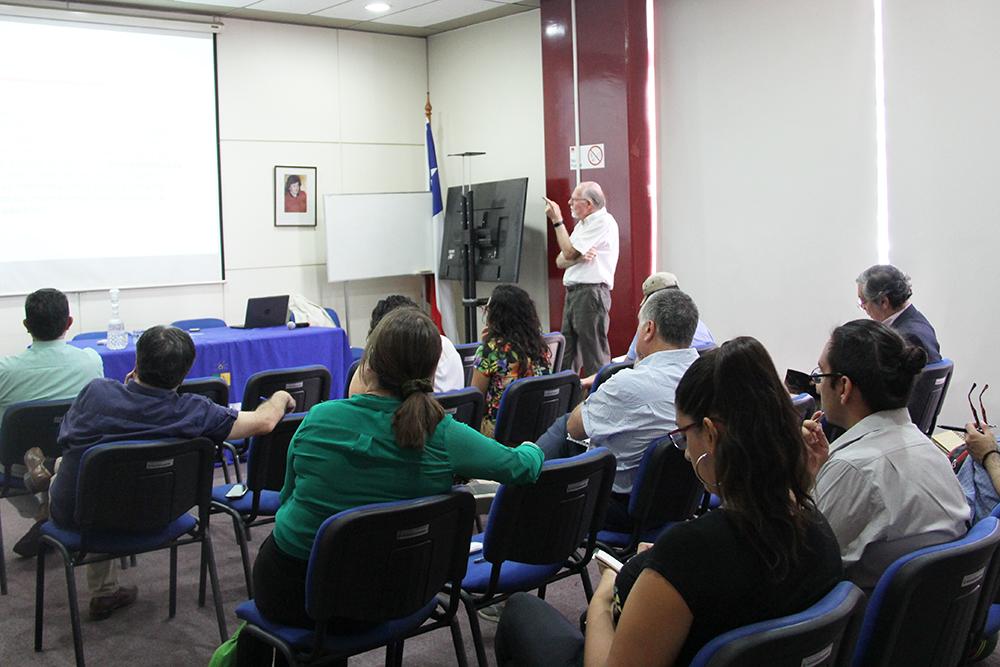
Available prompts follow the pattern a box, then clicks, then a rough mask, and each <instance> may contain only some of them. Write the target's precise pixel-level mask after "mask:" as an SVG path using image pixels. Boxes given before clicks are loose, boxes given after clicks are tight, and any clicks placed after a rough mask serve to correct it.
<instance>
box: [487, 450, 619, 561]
mask: <svg viewBox="0 0 1000 667" xmlns="http://www.w3.org/2000/svg"><path fill="white" fill-rule="evenodd" d="M614 477H615V457H614V455H613V454H611V452H609V451H608V450H607V449H605V448H604V447H598V448H597V449H592V450H590V451H588V452H584V453H583V454H579V455H577V456H573V457H571V458H568V459H556V460H552V461H547V462H546V463H545V464H543V466H542V472H541V474H540V475H539V476H538V480H537V481H536V482H535V483H534V484H527V485H523V486H513V485H509V484H502V485H501V486H500V488H499V489H497V494H496V497H495V498H494V499H493V505H492V506H491V507H490V515H489V520H488V521H487V524H486V533H485V534H484V535H483V558H484V559H486V561H488V562H490V563H492V564H493V568H494V574H495V575H496V576H499V570H498V568H499V567H500V566H501V564H502V563H503V562H504V561H508V560H512V561H518V562H520V563H530V564H534V565H550V564H554V563H562V562H564V561H565V560H566V559H567V558H569V556H570V555H571V554H572V553H573V552H574V551H576V550H577V548H579V547H580V545H581V544H584V542H586V550H587V559H589V557H590V555H591V554H592V552H593V548H594V544H595V542H596V539H597V532H598V531H599V530H600V528H601V526H602V525H603V524H604V515H605V512H606V510H607V506H608V499H609V498H610V497H611V485H612V483H613V482H614ZM585 562H586V561H585Z"/></svg>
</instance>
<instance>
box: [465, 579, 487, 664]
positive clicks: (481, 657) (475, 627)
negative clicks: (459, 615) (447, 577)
mask: <svg viewBox="0 0 1000 667" xmlns="http://www.w3.org/2000/svg"><path fill="white" fill-rule="evenodd" d="M462 606H464V607H465V612H466V613H467V614H468V616H469V629H470V630H472V645H473V646H475V648H476V662H477V663H478V664H479V667H487V662H486V647H484V646H483V632H482V630H481V629H480V628H479V612H478V610H477V609H476V605H475V602H473V600H472V598H470V597H466V595H465V594H464V593H463V594H462Z"/></svg>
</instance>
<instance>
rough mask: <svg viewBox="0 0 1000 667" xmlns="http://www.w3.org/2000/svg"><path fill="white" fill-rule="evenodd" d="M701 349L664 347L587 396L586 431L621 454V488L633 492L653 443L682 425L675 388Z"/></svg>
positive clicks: (596, 441)
mask: <svg viewBox="0 0 1000 667" xmlns="http://www.w3.org/2000/svg"><path fill="white" fill-rule="evenodd" d="M697 358H698V352H697V350H695V349H693V348H690V347H689V348H687V349H684V350H661V351H660V352H654V353H653V354H651V355H649V356H648V357H645V358H643V359H640V360H639V361H638V362H636V364H635V367H634V368H626V369H623V370H620V371H618V372H617V373H615V374H614V375H612V376H611V377H610V378H608V379H607V380H606V381H605V382H604V383H603V384H602V385H601V386H600V387H598V389H597V391H595V392H594V393H593V394H591V395H590V396H588V397H587V400H586V401H585V402H584V404H583V407H582V408H581V413H580V416H581V417H583V430H584V431H586V432H587V436H588V437H589V438H590V444H591V445H593V446H594V447H607V448H608V449H609V450H611V453H612V454H614V455H615V483H614V487H613V488H614V491H615V493H629V492H630V491H631V490H632V483H633V481H634V479H635V473H636V471H637V470H638V469H639V463H640V461H642V455H643V453H644V452H645V451H646V447H648V446H649V443H651V442H653V440H656V439H657V438H661V437H663V436H665V435H666V434H667V433H669V432H670V431H672V430H674V429H675V428H677V410H676V408H675V407H674V391H675V390H676V389H677V383H679V382H680V381H681V377H682V376H683V375H684V373H685V371H687V369H688V367H689V366H690V365H691V364H693V363H694V362H695V360H696V359H697Z"/></svg>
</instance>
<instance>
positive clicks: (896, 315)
mask: <svg viewBox="0 0 1000 667" xmlns="http://www.w3.org/2000/svg"><path fill="white" fill-rule="evenodd" d="M857 283H858V308H860V309H861V310H863V311H865V314H866V315H868V317H870V318H872V319H873V320H875V321H876V322H881V323H882V324H885V325H886V326H890V327H892V328H893V329H895V330H896V331H897V332H898V333H899V335H900V336H902V337H903V338H904V339H905V340H906V341H907V342H909V343H910V344H911V345H916V346H917V347H922V348H923V349H924V352H926V353H927V363H930V364H933V363H934V362H936V361H941V346H940V345H939V344H938V339H937V334H936V333H935V332H934V327H932V326H931V323H930V322H928V321H927V318H926V317H924V316H923V314H922V313H921V312H920V311H919V310H917V309H916V307H915V306H914V305H913V304H912V303H910V297H911V296H913V288H912V286H911V284H910V277H909V276H908V275H906V274H905V273H903V272H902V271H900V270H899V269H897V268H896V267H895V266H892V265H890V264H876V265H875V266H871V267H869V268H867V269H865V271H864V272H863V273H862V274H861V275H860V276H858V279H857Z"/></svg>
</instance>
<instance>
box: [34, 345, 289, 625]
mask: <svg viewBox="0 0 1000 667" xmlns="http://www.w3.org/2000/svg"><path fill="white" fill-rule="evenodd" d="M194 356H195V348H194V342H193V341H192V340H191V336H189V335H188V333H187V332H186V331H183V330H181V329H177V328H175V327H164V326H156V327H152V328H151V329H147V330H146V331H145V333H143V334H142V337H141V338H140V339H139V342H138V343H137V344H136V359H135V369H133V370H132V372H131V373H129V375H128V377H126V378H125V383H124V384H122V383H120V382H118V381H116V380H111V379H103V378H102V379H99V380H94V381H93V382H91V383H90V384H88V385H87V386H86V387H84V389H83V391H81V392H80V395H79V396H77V398H76V400H75V401H74V402H73V405H72V407H70V409H69V412H67V413H66V417H65V418H64V419H63V422H62V425H61V426H60V429H59V444H60V445H62V447H63V448H64V454H63V457H62V458H61V459H60V460H59V463H58V464H57V465H56V474H55V476H54V477H53V478H52V485H51V488H50V513H51V516H52V520H53V521H54V522H55V523H56V524H58V525H62V526H72V525H74V517H73V515H74V510H75V506H74V503H75V501H76V485H77V473H78V471H79V467H80V460H81V458H82V456H83V453H84V452H85V451H87V450H88V449H90V448H91V447H93V446H94V445H98V444H104V443H111V442H125V441H133V440H163V439H166V438H185V439H187V438H197V437H200V436H204V437H207V438H209V439H210V440H212V441H213V442H215V443H216V445H219V444H221V443H222V442H223V441H224V440H227V439H239V438H247V437H249V436H252V435H260V434H263V433H269V432H270V431H271V430H273V429H274V427H275V425H276V424H277V423H278V422H279V421H280V420H281V418H282V417H283V416H284V415H285V413H286V412H288V411H290V410H292V409H294V408H295V399H293V398H292V397H291V395H289V394H288V392H285V391H278V392H275V394H274V395H273V396H271V398H269V399H268V400H267V401H265V402H263V403H261V405H260V407H258V408H257V410H255V411H254V412H239V411H237V410H234V409H233V408H228V407H222V406H220V405H216V404H215V403H213V402H212V401H210V400H208V399H207V398H205V397H204V396H199V395H196V394H178V393H177V387H178V386H180V384H181V382H183V380H184V377H185V376H186V375H187V373H188V371H189V370H191V365H192V364H193V363H194ZM113 565H114V563H113V561H103V562H99V563H94V564H91V565H88V566H87V584H88V587H89V589H90V593H91V599H90V618H91V619H92V620H101V619H104V618H107V617H108V616H110V615H111V613H112V612H113V611H114V610H115V609H118V608H121V607H124V606H127V605H129V604H132V602H134V601H135V599H136V596H137V594H138V588H137V587H135V586H129V587H120V586H119V585H118V581H117V576H116V573H115V571H114V567H113Z"/></svg>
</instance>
